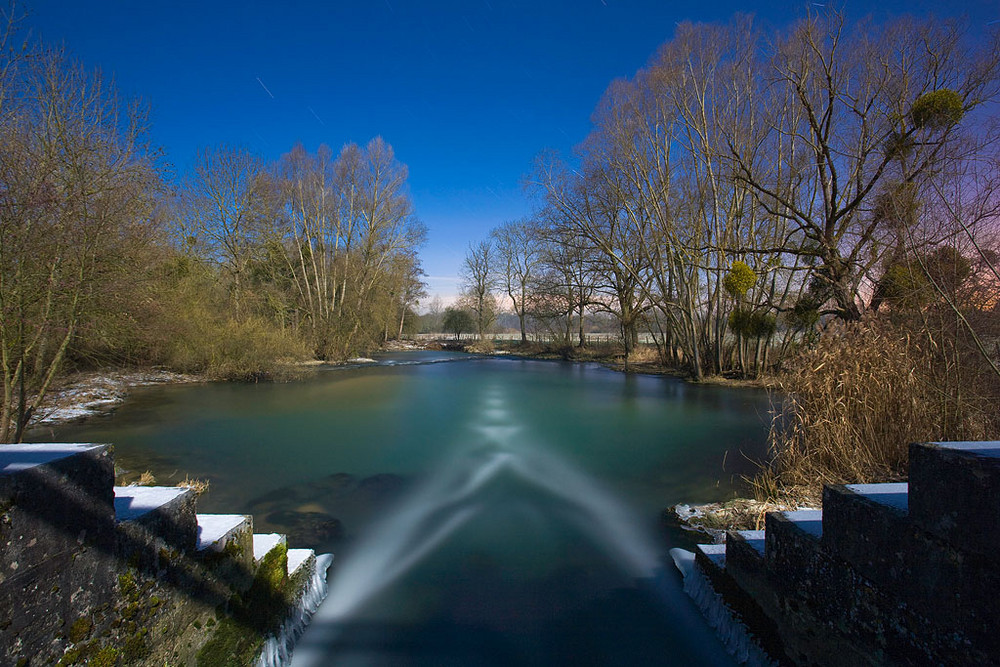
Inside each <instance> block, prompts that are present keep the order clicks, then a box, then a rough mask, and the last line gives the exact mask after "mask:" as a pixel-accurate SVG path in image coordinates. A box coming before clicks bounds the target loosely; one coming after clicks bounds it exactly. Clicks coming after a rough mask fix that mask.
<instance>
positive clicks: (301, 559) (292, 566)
mask: <svg viewBox="0 0 1000 667" xmlns="http://www.w3.org/2000/svg"><path fill="white" fill-rule="evenodd" d="M315 557H316V552H315V551H313V550H312V549H289V550H288V576H289V577H293V576H295V574H296V573H297V572H298V571H299V568H301V567H302V566H303V565H305V564H306V563H308V562H309V560H310V559H311V558H315Z"/></svg>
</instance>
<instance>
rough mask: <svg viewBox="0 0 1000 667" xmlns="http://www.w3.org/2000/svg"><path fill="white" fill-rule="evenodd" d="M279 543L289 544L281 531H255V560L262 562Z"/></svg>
mask: <svg viewBox="0 0 1000 667" xmlns="http://www.w3.org/2000/svg"><path fill="white" fill-rule="evenodd" d="M279 544H287V538H286V537H285V536H284V535H282V534H280V533H254V535H253V560H254V562H255V563H260V561H261V560H263V559H264V556H266V555H267V554H268V553H270V552H271V550H272V549H274V548H275V547H276V546H278V545H279Z"/></svg>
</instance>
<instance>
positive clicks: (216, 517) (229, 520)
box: [196, 514, 247, 551]
mask: <svg viewBox="0 0 1000 667" xmlns="http://www.w3.org/2000/svg"><path fill="white" fill-rule="evenodd" d="M196 518H197V519H198V545H197V549H198V551H202V550H204V549H208V548H212V549H213V550H215V551H219V550H221V549H222V548H223V546H224V545H223V538H225V537H226V536H227V535H229V533H231V532H233V531H234V530H236V529H237V528H239V527H240V526H242V525H243V524H245V523H246V522H247V518H246V517H245V516H243V515H242V514H198V515H196Z"/></svg>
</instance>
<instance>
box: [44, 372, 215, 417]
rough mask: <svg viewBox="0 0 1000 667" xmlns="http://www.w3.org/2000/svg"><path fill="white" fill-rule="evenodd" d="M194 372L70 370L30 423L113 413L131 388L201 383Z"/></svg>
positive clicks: (202, 380)
mask: <svg viewBox="0 0 1000 667" xmlns="http://www.w3.org/2000/svg"><path fill="white" fill-rule="evenodd" d="M205 381H206V379H205V378H203V377H201V376H198V375H190V374H185V373H174V372H173V371H166V370H162V369H145V370H138V369H128V370H124V369H116V368H106V369H102V370H98V371H88V372H84V373H73V374H71V375H67V376H65V377H64V378H62V379H61V380H60V381H59V383H58V385H57V386H56V388H55V389H54V390H53V391H52V392H51V393H50V394H49V396H48V398H47V400H46V401H45V405H44V409H42V410H40V411H39V413H38V415H37V417H36V418H35V419H34V420H33V421H32V426H33V427H36V426H54V425H57V424H65V423H67V422H75V421H81V420H84V419H87V418H89V417H93V416H95V415H101V414H107V413H109V412H113V411H114V410H115V409H116V408H118V407H119V406H120V405H121V404H122V403H124V402H125V399H126V398H127V397H128V394H129V392H130V391H131V390H132V389H133V388H135V387H144V386H149V385H157V384H193V383H197V382H205Z"/></svg>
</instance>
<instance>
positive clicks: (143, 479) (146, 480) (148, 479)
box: [136, 470, 156, 486]
mask: <svg viewBox="0 0 1000 667" xmlns="http://www.w3.org/2000/svg"><path fill="white" fill-rule="evenodd" d="M136 484H138V485H139V486H154V485H155V484H156V478H155V477H154V476H153V473H151V472H150V471H148V470H147V471H146V472H144V473H142V474H141V475H139V480H138V481H137V482H136Z"/></svg>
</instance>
